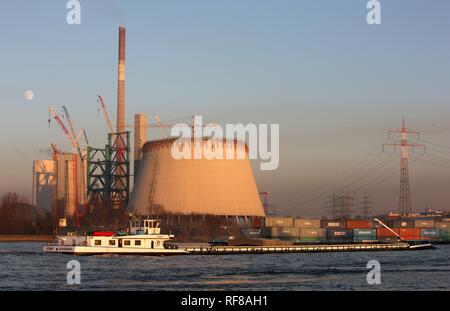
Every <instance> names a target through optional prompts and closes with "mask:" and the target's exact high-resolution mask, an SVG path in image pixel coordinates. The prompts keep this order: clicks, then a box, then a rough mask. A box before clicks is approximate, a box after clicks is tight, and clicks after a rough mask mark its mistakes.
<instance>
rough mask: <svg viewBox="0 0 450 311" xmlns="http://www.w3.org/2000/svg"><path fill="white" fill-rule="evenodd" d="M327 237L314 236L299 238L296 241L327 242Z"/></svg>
mask: <svg viewBox="0 0 450 311" xmlns="http://www.w3.org/2000/svg"><path fill="white" fill-rule="evenodd" d="M326 241H327V238H325V237H314V238H299V239H297V241H296V243H322V242H326Z"/></svg>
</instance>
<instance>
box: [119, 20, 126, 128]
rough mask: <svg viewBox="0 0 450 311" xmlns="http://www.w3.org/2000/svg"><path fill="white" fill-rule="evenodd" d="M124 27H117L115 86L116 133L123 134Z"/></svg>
mask: <svg viewBox="0 0 450 311" xmlns="http://www.w3.org/2000/svg"><path fill="white" fill-rule="evenodd" d="M125 33H126V29H125V26H120V27H119V68H118V70H119V74H118V86H117V132H118V133H123V132H125Z"/></svg>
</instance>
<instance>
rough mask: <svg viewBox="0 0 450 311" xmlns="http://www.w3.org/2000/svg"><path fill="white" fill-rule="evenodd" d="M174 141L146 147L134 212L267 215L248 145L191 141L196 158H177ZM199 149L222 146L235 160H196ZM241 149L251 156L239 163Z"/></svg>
mask: <svg viewBox="0 0 450 311" xmlns="http://www.w3.org/2000/svg"><path fill="white" fill-rule="evenodd" d="M174 142H175V139H165V140H158V141H152V142H147V143H146V144H144V146H143V158H142V161H141V165H140V170H139V174H138V177H137V180H136V182H135V186H134V190H133V193H132V195H131V200H130V204H129V210H133V211H135V212H136V213H138V214H143V215H164V214H178V215H192V214H197V215H199V214H200V215H217V216H265V215H264V209H263V207H262V204H261V201H260V198H259V194H258V190H257V188H256V183H255V179H254V177H253V173H252V169H251V167H250V163H249V160H248V150H247V147H246V145H245V144H244V143H241V142H238V141H236V140H234V141H233V140H230V141H225V140H215V141H214V142H213V143H212V144H211V141H208V140H206V139H198V140H196V141H195V143H194V142H193V141H191V140H188V141H186V142H185V144H190V145H191V155H192V157H191V159H186V158H184V159H175V158H174V157H173V156H172V153H171V148H172V145H173V144H174ZM185 147H186V146H185ZM195 148H218V149H217V150H222V151H223V154H224V157H225V154H226V152H228V154H232V155H234V157H233V158H234V159H225V158H224V159H217V158H215V159H206V158H205V157H204V156H203V157H202V159H194V152H195V151H194V150H195ZM197 150H199V149H197ZM200 150H201V149H200ZM209 150H211V149H209ZM217 150H216V151H217ZM241 151H242V154H244V155H245V156H244V157H243V158H241V159H237V153H238V152H241Z"/></svg>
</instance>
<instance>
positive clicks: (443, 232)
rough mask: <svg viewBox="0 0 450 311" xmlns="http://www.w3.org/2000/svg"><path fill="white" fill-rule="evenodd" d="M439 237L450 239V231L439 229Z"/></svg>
mask: <svg viewBox="0 0 450 311" xmlns="http://www.w3.org/2000/svg"><path fill="white" fill-rule="evenodd" d="M439 236H440V237H441V238H442V237H450V229H439Z"/></svg>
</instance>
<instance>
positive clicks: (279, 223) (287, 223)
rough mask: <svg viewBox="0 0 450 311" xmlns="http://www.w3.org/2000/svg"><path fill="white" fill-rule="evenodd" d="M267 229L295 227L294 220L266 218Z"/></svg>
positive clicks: (289, 218)
mask: <svg viewBox="0 0 450 311" xmlns="http://www.w3.org/2000/svg"><path fill="white" fill-rule="evenodd" d="M264 225H265V227H293V226H294V219H293V218H291V217H273V216H270V217H266V219H265V222H264Z"/></svg>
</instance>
